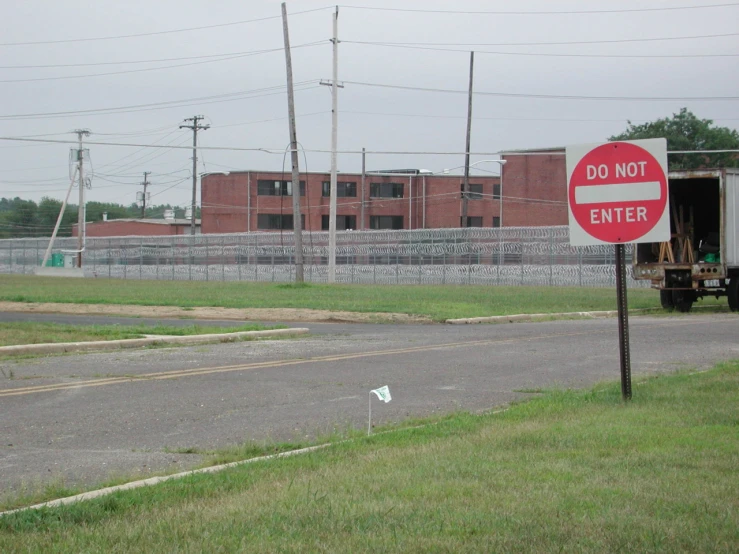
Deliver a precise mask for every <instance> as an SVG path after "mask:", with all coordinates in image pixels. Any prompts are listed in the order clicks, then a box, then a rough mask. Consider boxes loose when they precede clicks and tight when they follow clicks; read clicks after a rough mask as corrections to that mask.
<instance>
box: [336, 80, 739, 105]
mask: <svg viewBox="0 0 739 554" xmlns="http://www.w3.org/2000/svg"><path fill="white" fill-rule="evenodd" d="M344 83H345V84H350V85H358V86H365V87H379V88H391V89H399V90H414V91H421V92H443V93H451V94H467V91H466V90H453V89H442V88H424V87H411V86H403V85H388V84H383V83H363V82H359V81H344ZM474 94H479V95H482V96H498V97H513V98H541V99H548V100H634V101H672V100H680V101H683V100H684V101H695V100H704V101H713V100H739V96H585V95H578V94H526V93H512V92H485V91H475V92H474Z"/></svg>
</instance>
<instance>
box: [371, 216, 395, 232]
mask: <svg viewBox="0 0 739 554" xmlns="http://www.w3.org/2000/svg"><path fill="white" fill-rule="evenodd" d="M402 228H403V216H402V215H372V216H370V229H402Z"/></svg>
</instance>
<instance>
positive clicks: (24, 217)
mask: <svg viewBox="0 0 739 554" xmlns="http://www.w3.org/2000/svg"><path fill="white" fill-rule="evenodd" d="M11 204H12V210H11V211H10V212H8V214H7V219H6V220H5V221H6V222H7V225H8V227H9V228H10V232H11V233H12V235H13V236H16V237H33V236H36V235H38V234H42V233H39V229H38V226H37V224H36V214H37V212H38V206H37V205H36V202H34V201H33V200H21V199H20V198H18V197H16V198H14V199H13V200H12V201H11Z"/></svg>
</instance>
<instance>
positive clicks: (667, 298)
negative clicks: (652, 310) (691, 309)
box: [659, 290, 675, 312]
mask: <svg viewBox="0 0 739 554" xmlns="http://www.w3.org/2000/svg"><path fill="white" fill-rule="evenodd" d="M659 303H660V304H662V307H663V308H664V309H665V310H668V311H670V312H671V311H672V310H674V309H675V303H674V302H673V301H672V291H671V290H661V291H659Z"/></svg>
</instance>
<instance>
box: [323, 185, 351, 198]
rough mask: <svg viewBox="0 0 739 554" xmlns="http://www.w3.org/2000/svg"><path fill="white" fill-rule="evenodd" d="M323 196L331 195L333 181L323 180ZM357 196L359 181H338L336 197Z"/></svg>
mask: <svg viewBox="0 0 739 554" xmlns="http://www.w3.org/2000/svg"><path fill="white" fill-rule="evenodd" d="M322 196H331V182H330V181H324V182H323V190H322ZM356 196H357V183H343V182H337V183H336V197H337V198H346V197H356Z"/></svg>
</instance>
